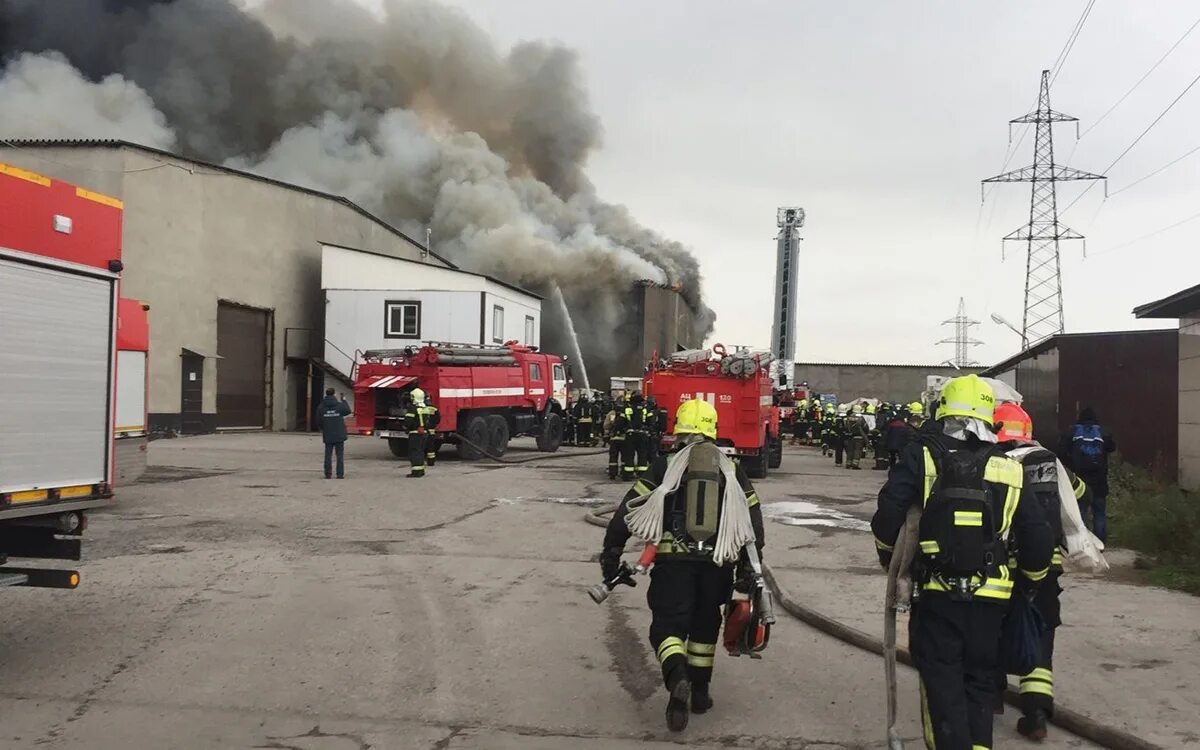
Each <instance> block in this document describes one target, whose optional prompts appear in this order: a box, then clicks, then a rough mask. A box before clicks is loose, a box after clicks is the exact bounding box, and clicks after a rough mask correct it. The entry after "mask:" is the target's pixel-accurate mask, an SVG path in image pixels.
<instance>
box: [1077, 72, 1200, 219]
mask: <svg viewBox="0 0 1200 750" xmlns="http://www.w3.org/2000/svg"><path fill="white" fill-rule="evenodd" d="M1197 82H1200V73H1197V74H1196V77H1195V78H1193V79H1192V82H1191V83H1189V84H1188V85H1187V87H1186V88H1184V90H1183V91H1181V92H1179V96H1177V97H1175V98H1174V99H1173V100H1172V101H1171V103H1170V104H1168V105H1167V108H1166V109H1164V110H1163V111H1162V112H1159V113H1158V117H1155V118H1154V120H1153V121H1152V122H1151V123H1150V124H1149V125H1147V126H1146V129H1145V130H1143V131H1142V132H1141V133H1140V134H1139V135H1138V137H1137V138H1134V139H1133V143H1131V144H1129V145H1128V146H1126V147H1125V150H1124V151H1122V152H1121V153H1120V154H1119V155H1118V156H1117V158H1115V159H1113V160H1112V164H1109V165H1108V166H1107V167H1106V168H1105V169H1104V171H1103V172H1101V173H1100V174H1102V175H1105V176H1107V175H1108V173H1109V171H1110V170H1111V169H1112V168H1113V167H1115V166H1116V165H1117V162H1119V161H1121V160H1122V159H1124V158H1125V155H1126V154H1128V153H1129V152H1130V151H1132V150H1133V147H1134V146H1136V145H1138V143H1140V142H1141V140H1142V139H1143V138H1145V137H1146V134H1147V133H1149V132H1150V131H1151V130H1153V129H1154V126H1155V125H1157V124H1158V122H1159V120H1161V119H1162V118H1164V117H1166V115H1167V113H1168V112H1170V111H1171V109H1172V108H1173V107H1174V106H1175V105H1176V104H1178V103H1179V100H1180V99H1182V98H1183V97H1184V95H1185V94H1187V92H1189V91H1191V90H1192V87H1193V86H1195V85H1196V83H1197ZM1093 187H1095V183H1093V184H1091V185H1088V186H1087V189H1086V190H1084V191H1083V192H1082V193H1080V194H1079V195H1078V196H1076V197H1075V200H1073V201H1071V202H1070V203H1068V204H1067V207H1066V208H1064V209H1063V213H1066V212H1067V211H1070V210H1071V206H1074V205H1075V204H1076V203H1078V202H1079V201H1081V200H1082V199H1083V196H1085V195H1087V194H1088V193H1089V192H1091V190H1092V188H1093Z"/></svg>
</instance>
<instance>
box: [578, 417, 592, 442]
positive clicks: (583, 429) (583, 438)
mask: <svg viewBox="0 0 1200 750" xmlns="http://www.w3.org/2000/svg"><path fill="white" fill-rule="evenodd" d="M575 443H576V444H577V445H591V444H592V423H591V422H583V421H580V422H579V424H577V425H576V426H575Z"/></svg>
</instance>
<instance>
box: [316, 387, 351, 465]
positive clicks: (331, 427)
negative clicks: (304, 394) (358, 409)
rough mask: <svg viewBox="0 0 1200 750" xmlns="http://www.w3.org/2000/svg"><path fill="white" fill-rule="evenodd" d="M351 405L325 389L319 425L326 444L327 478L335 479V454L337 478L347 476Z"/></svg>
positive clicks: (320, 408) (318, 409)
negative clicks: (335, 456) (348, 421)
mask: <svg viewBox="0 0 1200 750" xmlns="http://www.w3.org/2000/svg"><path fill="white" fill-rule="evenodd" d="M349 414H350V404H348V403H346V397H345V396H342V397H341V398H340V399H339V398H337V397H336V396H334V395H333V389H332V388H326V389H325V398H324V399H323V400H322V401H321V405H320V406H319V407H317V423H318V424H320V425H321V438H322V440H324V442H325V478H326V479H332V478H333V454H334V453H337V478H338V479H344V478H345V476H346V417H347V416H348V415H349Z"/></svg>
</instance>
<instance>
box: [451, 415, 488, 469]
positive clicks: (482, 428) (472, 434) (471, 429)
mask: <svg viewBox="0 0 1200 750" xmlns="http://www.w3.org/2000/svg"><path fill="white" fill-rule="evenodd" d="M459 434H460V436H461V437H465V438H466V439H467V440H469V441H471V443H473V444H474V445H468V444H467V442H466V441H459V443H458V455H459V456H461V457H462V459H463V460H465V461H478V460H479V459H481V458H483V452H482V451H481V450H480V449H479V448H476V447H475V446H476V445H477V446H479V447H480V448H487V445H488V425H487V421H486V420H485V419H484V418H483V417H471V418H470V419H468V420H467V428H466V430H465V431H463V432H461V433H459ZM488 450H491V449H490V448H488Z"/></svg>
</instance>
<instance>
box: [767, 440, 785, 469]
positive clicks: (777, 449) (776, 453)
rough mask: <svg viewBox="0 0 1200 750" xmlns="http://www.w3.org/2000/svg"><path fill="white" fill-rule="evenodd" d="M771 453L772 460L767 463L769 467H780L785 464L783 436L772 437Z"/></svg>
mask: <svg viewBox="0 0 1200 750" xmlns="http://www.w3.org/2000/svg"><path fill="white" fill-rule="evenodd" d="M770 455H771V460H770V462H769V463H768V464H767V466H768V467H769V468H772V469H778V468H779V467H780V466H783V438H772V440H771V454H770Z"/></svg>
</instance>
